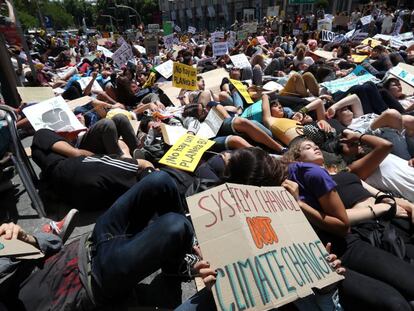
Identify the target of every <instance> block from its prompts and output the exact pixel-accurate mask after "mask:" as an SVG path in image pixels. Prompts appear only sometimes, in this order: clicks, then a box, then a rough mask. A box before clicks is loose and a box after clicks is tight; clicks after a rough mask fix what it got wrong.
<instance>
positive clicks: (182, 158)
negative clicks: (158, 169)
mask: <svg viewBox="0 0 414 311" xmlns="http://www.w3.org/2000/svg"><path fill="white" fill-rule="evenodd" d="M213 145H214V141H211V140H208V139H205V138H201V137H198V136H194V135H192V134H185V135H183V136H182V137H181V138H180V139H179V140H178V141H177V143H175V144H174V145H173V146H172V147H171V148H170V149H169V150H168V151H167V153H166V154H165V155H164V156H163V157H162V159H161V160H160V161H159V163H161V164H164V165H167V166H170V167H173V168H177V169H180V170H183V171H188V172H194V170H195V168H196V167H197V164H198V162H200V159H201V157H202V156H203V153H204V152H206V151H207V150H208V149H209V148H210V147H211V146H213Z"/></svg>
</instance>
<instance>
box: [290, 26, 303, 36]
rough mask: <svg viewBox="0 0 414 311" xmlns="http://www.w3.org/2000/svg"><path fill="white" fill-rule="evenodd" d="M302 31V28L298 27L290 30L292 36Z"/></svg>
mask: <svg viewBox="0 0 414 311" xmlns="http://www.w3.org/2000/svg"><path fill="white" fill-rule="evenodd" d="M301 32H302V30H300V29H296V28H295V29H293V30H292V34H293V35H294V36H297V35H300V33H301Z"/></svg>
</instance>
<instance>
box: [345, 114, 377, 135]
mask: <svg viewBox="0 0 414 311" xmlns="http://www.w3.org/2000/svg"><path fill="white" fill-rule="evenodd" d="M376 118H378V115H377V114H376V113H367V114H364V115H362V116H360V117H358V118H355V119H352V123H351V124H350V125H349V126H348V128H350V129H351V130H354V131H358V132H360V133H362V134H365V133H366V132H367V131H368V130H370V129H371V124H372V122H374V120H375V119H376Z"/></svg>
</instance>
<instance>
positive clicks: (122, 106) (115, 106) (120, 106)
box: [111, 103, 125, 109]
mask: <svg viewBox="0 0 414 311" xmlns="http://www.w3.org/2000/svg"><path fill="white" fill-rule="evenodd" d="M111 108H112V109H115V108H120V109H125V106H124V105H123V104H121V103H116V104H114V105H112V106H111Z"/></svg>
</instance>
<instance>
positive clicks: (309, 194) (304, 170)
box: [289, 162, 336, 210]
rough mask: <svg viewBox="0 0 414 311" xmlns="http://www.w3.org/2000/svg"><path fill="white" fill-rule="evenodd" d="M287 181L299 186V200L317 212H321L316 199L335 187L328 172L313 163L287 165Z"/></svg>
mask: <svg viewBox="0 0 414 311" xmlns="http://www.w3.org/2000/svg"><path fill="white" fill-rule="evenodd" d="M289 179H290V180H292V181H294V182H296V183H297V184H298V185H299V198H300V199H301V200H302V201H304V202H305V203H307V204H309V205H310V206H312V207H313V208H315V209H317V210H322V208H321V206H320V204H319V201H318V199H319V198H320V197H321V196H323V195H324V194H326V193H328V192H330V191H332V190H333V189H335V187H336V183H335V181H334V180H333V179H332V177H331V176H330V175H329V174H328V172H327V171H326V170H325V169H324V168H322V167H320V166H318V165H316V164H313V163H305V162H296V163H292V164H289Z"/></svg>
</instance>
